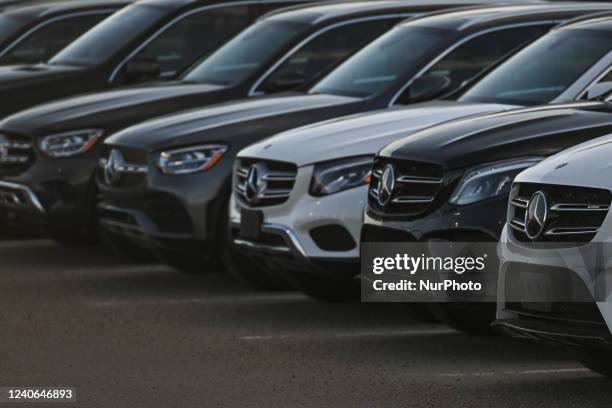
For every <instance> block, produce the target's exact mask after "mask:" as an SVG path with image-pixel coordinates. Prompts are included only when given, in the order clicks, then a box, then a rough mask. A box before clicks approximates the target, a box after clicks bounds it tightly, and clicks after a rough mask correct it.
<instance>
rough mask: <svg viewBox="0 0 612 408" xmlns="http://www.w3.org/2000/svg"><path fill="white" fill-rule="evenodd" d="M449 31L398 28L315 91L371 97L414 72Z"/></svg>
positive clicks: (336, 70) (313, 89)
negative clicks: (422, 59) (424, 57)
mask: <svg viewBox="0 0 612 408" xmlns="http://www.w3.org/2000/svg"><path fill="white" fill-rule="evenodd" d="M448 34H449V31H447V30H441V29H435V28H426V27H407V26H400V27H397V28H395V29H393V30H391V31H390V32H388V33H387V34H385V35H383V36H382V37H380V38H379V39H377V40H376V41H374V42H373V43H372V44H370V45H368V46H367V47H366V48H364V49H362V50H361V51H359V52H358V53H357V54H355V55H354V56H352V57H351V58H349V59H348V60H347V61H346V62H344V63H343V64H342V65H340V66H339V67H338V68H336V69H335V70H334V71H332V72H331V73H330V74H329V75H327V76H326V77H325V78H324V79H323V80H321V81H320V82H319V83H318V84H317V85H315V86H314V88H312V90H311V92H314V93H331V94H340V95H351V96H360V97H367V96H370V95H373V94H375V93H378V92H381V91H383V90H385V89H387V88H389V87H390V86H391V85H392V84H393V83H394V82H395V81H397V80H398V79H401V78H402V77H403V76H404V75H405V74H407V73H409V72H411V71H413V70H414V69H415V68H416V67H417V66H418V65H419V62H420V60H421V58H422V57H423V56H425V54H428V53H429V52H431V51H432V50H433V49H435V48H436V46H437V45H438V44H439V43H441V42H442V40H443V39H444V38H445V37H446V36H447V35H448Z"/></svg>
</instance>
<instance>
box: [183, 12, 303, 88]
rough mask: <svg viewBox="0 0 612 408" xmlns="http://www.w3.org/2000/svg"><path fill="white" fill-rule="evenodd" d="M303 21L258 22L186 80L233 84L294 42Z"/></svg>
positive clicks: (300, 32)
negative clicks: (300, 22) (299, 22)
mask: <svg viewBox="0 0 612 408" xmlns="http://www.w3.org/2000/svg"><path fill="white" fill-rule="evenodd" d="M307 27H308V26H307V25H306V24H297V23H290V22H284V21H261V22H258V23H256V24H254V25H252V26H250V27H249V28H247V29H246V30H244V31H243V32H241V33H240V34H239V35H238V36H236V37H234V38H233V39H232V40H230V41H229V42H227V43H226V44H225V45H223V46H222V47H221V48H219V49H218V50H217V51H215V52H214V53H213V54H212V55H211V56H210V57H209V58H207V59H206V60H204V61H203V62H202V63H201V64H199V65H198V66H197V67H195V68H194V69H193V70H191V71H190V72H188V73H187V75H186V76H185V78H184V79H185V80H187V81H196V82H207V83H212V84H220V85H235V84H238V83H240V82H241V81H243V80H244V79H246V78H248V77H249V76H250V75H252V74H253V73H255V72H257V70H258V69H259V68H260V67H261V66H262V65H264V64H265V63H266V62H267V61H268V60H269V59H270V58H271V57H272V56H274V55H275V54H277V53H278V52H279V50H282V49H283V48H285V47H287V46H288V45H290V44H292V43H294V42H295V38H298V37H299V36H300V35H301V34H302V33H303V32H304V31H305V30H306V29H307Z"/></svg>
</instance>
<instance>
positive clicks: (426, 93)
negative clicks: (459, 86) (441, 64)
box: [400, 75, 451, 103]
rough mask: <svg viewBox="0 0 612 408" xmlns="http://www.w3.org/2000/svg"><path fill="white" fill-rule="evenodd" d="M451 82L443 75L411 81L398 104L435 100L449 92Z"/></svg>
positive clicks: (428, 76)
mask: <svg viewBox="0 0 612 408" xmlns="http://www.w3.org/2000/svg"><path fill="white" fill-rule="evenodd" d="M450 87H451V80H450V78H449V77H447V76H444V75H423V76H421V77H418V78H416V79H415V80H414V81H412V84H411V85H410V86H409V87H408V89H407V90H406V92H404V95H402V97H401V99H400V103H416V102H424V101H429V100H432V99H436V98H438V97H440V96H442V95H444V94H445V93H446V92H448V91H449V90H450Z"/></svg>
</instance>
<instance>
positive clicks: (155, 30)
mask: <svg viewBox="0 0 612 408" xmlns="http://www.w3.org/2000/svg"><path fill="white" fill-rule="evenodd" d="M287 4H295V2H293V1H290V0H287V1H285V2H278V1H274V0H270V1H266V0H250V1H249V0H246V1H244V2H238V3H237V2H232V1H229V0H216V1H215V0H140V1H138V2H135V3H133V4H131V5H129V6H127V7H124V8H123V9H122V10H120V11H119V12H117V13H115V14H113V15H112V16H111V17H109V18H107V19H105V20H104V21H102V22H101V23H100V24H98V25H96V26H95V27H94V28H93V29H92V30H89V31H88V32H87V33H85V34H84V35H82V36H80V37H79V38H78V39H77V40H76V41H73V42H72V43H70V45H68V46H67V47H65V48H64V49H62V50H61V51H60V52H59V53H58V54H56V55H55V56H54V57H53V58H51V59H50V60H49V61H48V62H47V63H45V64H38V65H21V66H6V67H0V95H2V99H3V100H5V101H6V100H10V101H11V103H2V104H0V117H5V116H7V115H9V114H11V113H14V112H17V111H20V110H23V109H26V108H29V107H31V106H34V105H37V104H40V103H43V102H47V101H50V100H54V99H59V98H63V97H66V96H70V95H74V94H77V93H83V92H91V91H97V90H103V89H108V88H113V87H117V86H120V85H125V84H132V83H138V82H142V81H145V80H152V79H157V78H160V77H161V78H164V79H171V78H175V77H177V76H178V75H179V74H180V73H181V72H183V71H184V70H185V69H187V68H188V67H189V66H191V65H192V64H193V63H195V62H196V61H197V60H199V59H200V58H202V56H204V55H206V54H207V53H210V52H211V51H213V50H215V49H216V48H218V47H219V46H220V45H222V44H223V43H225V42H226V41H227V40H228V39H229V38H231V37H232V36H233V35H234V34H236V33H237V32H239V31H240V30H242V29H243V28H245V27H246V26H248V25H249V24H251V23H252V22H253V21H254V20H255V19H256V18H257V17H258V16H260V15H261V14H264V13H266V12H269V11H270V10H272V9H274V8H276V7H280V6H283V5H287Z"/></svg>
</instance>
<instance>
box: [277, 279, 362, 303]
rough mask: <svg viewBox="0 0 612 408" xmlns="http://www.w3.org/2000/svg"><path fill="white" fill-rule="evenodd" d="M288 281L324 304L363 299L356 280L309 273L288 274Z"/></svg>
mask: <svg viewBox="0 0 612 408" xmlns="http://www.w3.org/2000/svg"><path fill="white" fill-rule="evenodd" d="M286 275H287V280H288V281H289V283H291V284H292V285H293V286H295V288H296V289H298V290H299V291H300V292H302V293H304V294H306V295H308V296H310V297H311V298H313V299H316V300H320V301H323V302H330V303H340V302H355V301H359V300H360V299H361V288H360V286H359V283H358V282H357V281H356V280H337V279H329V278H325V277H323V276H318V275H311V274H308V273H299V272H287V273H286Z"/></svg>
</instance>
